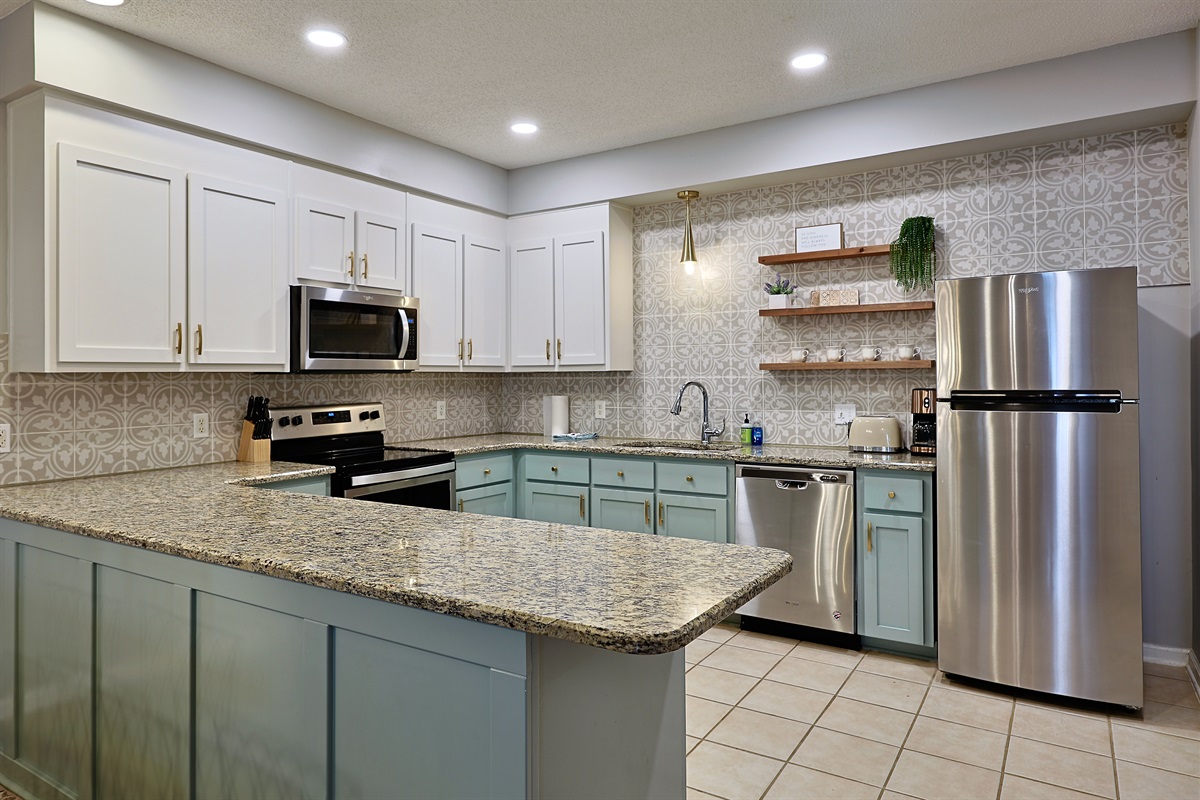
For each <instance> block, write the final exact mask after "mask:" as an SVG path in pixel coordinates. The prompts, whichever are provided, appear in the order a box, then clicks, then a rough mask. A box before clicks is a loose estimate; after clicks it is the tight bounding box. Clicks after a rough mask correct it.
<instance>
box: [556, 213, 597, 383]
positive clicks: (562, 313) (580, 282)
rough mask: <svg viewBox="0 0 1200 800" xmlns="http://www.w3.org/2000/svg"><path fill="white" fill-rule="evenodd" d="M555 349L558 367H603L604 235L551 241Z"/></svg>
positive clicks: (591, 234) (589, 234)
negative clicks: (555, 311)
mask: <svg viewBox="0 0 1200 800" xmlns="http://www.w3.org/2000/svg"><path fill="white" fill-rule="evenodd" d="M554 277H555V294H556V301H557V302H556V306H557V311H558V315H557V320H556V325H555V327H556V328H557V331H556V339H557V341H556V342H555V349H556V351H557V353H558V354H559V356H558V363H559V365H561V366H572V367H575V366H603V365H604V333H605V320H606V319H607V315H608V309H607V308H606V297H607V296H608V295H607V292H606V291H605V287H604V234H603V233H600V232H595V233H587V234H579V235H576V236H569V237H559V238H556V239H555V240H554Z"/></svg>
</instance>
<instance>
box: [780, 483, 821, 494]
mask: <svg viewBox="0 0 1200 800" xmlns="http://www.w3.org/2000/svg"><path fill="white" fill-rule="evenodd" d="M812 484H813V482H812V481H775V488H776V489H784V490H785V491H789V492H802V491H804V490H805V489H807V488H808V487H810V486H812Z"/></svg>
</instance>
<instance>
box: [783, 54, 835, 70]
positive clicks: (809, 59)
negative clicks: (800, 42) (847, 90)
mask: <svg viewBox="0 0 1200 800" xmlns="http://www.w3.org/2000/svg"><path fill="white" fill-rule="evenodd" d="M828 60H829V57H828V56H826V55H825V54H824V53H801V54H800V55H798V56H796V57H795V58H793V59H792V69H816V68H817V67H819V66H821V65H822V64H824V63H825V62H826V61H828Z"/></svg>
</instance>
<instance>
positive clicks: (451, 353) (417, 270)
mask: <svg viewBox="0 0 1200 800" xmlns="http://www.w3.org/2000/svg"><path fill="white" fill-rule="evenodd" d="M412 234H413V244H412V252H413V257H412V278H413V296H415V297H416V298H417V299H418V300H420V301H421V311H420V314H419V315H418V317H417V319H418V325H419V330H418V332H417V335H418V338H417V348H418V349H417V357H418V359H419V360H420V363H421V366H423V367H457V366H458V365H459V363H460V362H461V360H462V358H463V356H464V355H465V354H464V352H463V351H462V347H463V344H464V343H463V339H462V274H463V257H462V237H461V236H460V235H459V234H457V233H454V232H452V231H446V230H442V229H440V228H432V227H430V226H428V225H413V226H412Z"/></svg>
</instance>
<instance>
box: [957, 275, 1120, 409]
mask: <svg viewBox="0 0 1200 800" xmlns="http://www.w3.org/2000/svg"><path fill="white" fill-rule="evenodd" d="M936 313H937V384H938V397H939V398H948V397H950V394H951V392H956V391H975V390H981V389H982V390H990V391H1009V390H1017V391H1022V390H1027V391H1035V390H1063V391H1069V390H1092V389H1112V390H1116V391H1119V392H1121V395H1122V396H1123V397H1124V398H1126V399H1131V400H1132V399H1137V397H1138V365H1137V352H1138V350H1137V347H1138V342H1137V270H1136V269H1133V268H1132V267H1122V268H1117V269H1095V270H1081V271H1076V272H1043V273H1024V274H1020V275H998V276H994V277H987V278H964V279H962V280H953V281H939V282H938V284H937V312H936Z"/></svg>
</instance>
